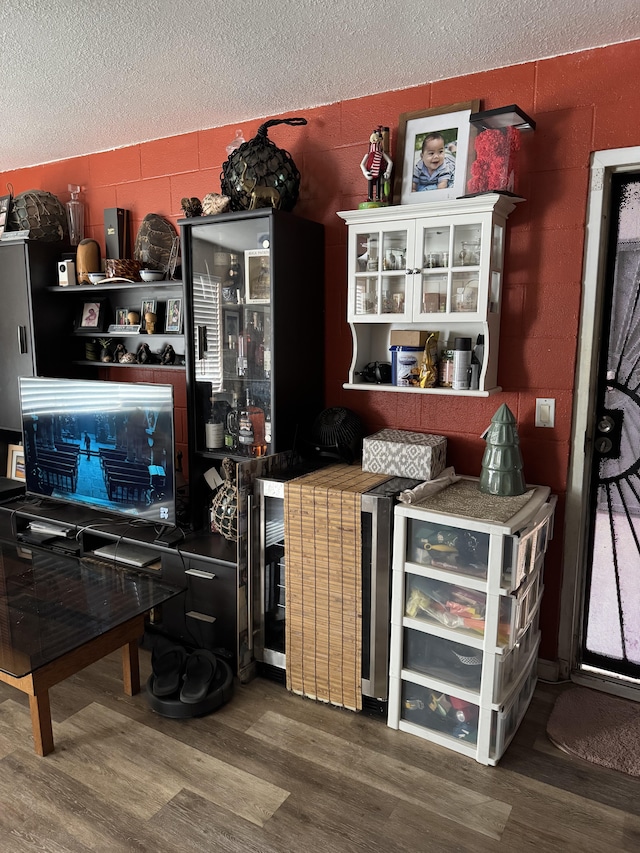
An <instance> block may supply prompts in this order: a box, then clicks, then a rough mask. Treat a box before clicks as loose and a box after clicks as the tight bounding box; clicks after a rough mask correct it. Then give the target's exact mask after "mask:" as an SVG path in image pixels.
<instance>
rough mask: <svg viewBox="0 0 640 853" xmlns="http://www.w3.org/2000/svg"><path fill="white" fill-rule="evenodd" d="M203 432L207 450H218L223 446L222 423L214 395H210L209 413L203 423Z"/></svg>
mask: <svg viewBox="0 0 640 853" xmlns="http://www.w3.org/2000/svg"><path fill="white" fill-rule="evenodd" d="M204 434H205V442H204V443H205V446H206V448H207V450H218V449H219V448H220V447H224V424H223V423H222V420H221V419H220V417H219V415H218V407H217V406H216V400H215V397H211V413H210V415H209V420H208V421H207V422H206V424H205V425H204Z"/></svg>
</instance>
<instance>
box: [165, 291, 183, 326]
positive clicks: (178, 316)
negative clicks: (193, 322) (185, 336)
mask: <svg viewBox="0 0 640 853" xmlns="http://www.w3.org/2000/svg"><path fill="white" fill-rule="evenodd" d="M164 330H165V332H181V331H182V299H179V298H176V299H167V313H166V316H165V321H164Z"/></svg>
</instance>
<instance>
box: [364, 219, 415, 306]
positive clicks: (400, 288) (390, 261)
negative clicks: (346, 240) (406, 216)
mask: <svg viewBox="0 0 640 853" xmlns="http://www.w3.org/2000/svg"><path fill="white" fill-rule="evenodd" d="M409 243H410V240H409V234H408V231H407V229H406V228H405V227H397V228H395V227H390V228H389V229H388V230H387V229H381V230H376V231H369V230H363V231H355V232H354V233H353V235H352V239H351V252H352V253H353V257H352V258H351V263H350V269H351V270H352V281H351V288H350V292H351V298H350V306H349V314H350V316H351V317H353V318H354V319H363V318H365V317H366V319H367V320H368V321H375V320H376V319H378V320H380V321H386V322H389V321H393V320H398V319H399V320H403V319H407V317H408V316H409V315H410V306H409V305H408V304H407V302H408V295H407V279H408V275H407V269H408V264H409V263H410V260H408V258H409V255H410V252H411V251H412V248H411V246H410V245H409Z"/></svg>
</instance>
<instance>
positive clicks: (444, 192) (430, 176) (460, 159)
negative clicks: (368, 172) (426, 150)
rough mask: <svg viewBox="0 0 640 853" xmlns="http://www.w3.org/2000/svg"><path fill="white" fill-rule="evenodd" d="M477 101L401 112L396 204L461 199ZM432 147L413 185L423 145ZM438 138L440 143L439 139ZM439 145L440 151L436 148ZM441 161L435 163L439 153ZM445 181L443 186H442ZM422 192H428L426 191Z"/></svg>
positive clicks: (395, 189) (420, 161)
mask: <svg viewBox="0 0 640 853" xmlns="http://www.w3.org/2000/svg"><path fill="white" fill-rule="evenodd" d="M479 109H480V100H479V99H476V100H473V101H462V102H460V103H457V104H449V105H448V106H443V107H435V108H433V109H430V110H414V111H412V112H408V113H402V114H401V116H400V118H399V120H398V142H397V148H396V164H395V179H394V191H393V195H394V200H395V203H396V204H424V203H427V202H435V201H443V200H444V199H449V198H460V197H461V196H463V195H464V194H465V186H466V175H467V160H468V157H469V128H470V125H469V118H470V116H471V113H474V112H478V110H479ZM431 135H434V136H435V137H436V138H435V139H431V138H430V139H429V140H427V146H429V144H431V145H432V146H434V149H435V153H434V159H433V161H432V162H433V163H435V164H436V166H435V167H434V168H433V169H430V168H429V167H428V166H427V165H426V164H425V165H422V167H421V168H420V169H419V172H420V178H419V179H418V181H417V183H414V170H415V169H416V167H417V166H419V165H421V164H422V146H423V143H424V142H425V138H426V137H427V136H429V137H431ZM438 137H441V140H439V139H438ZM440 142H441V146H442V148H441V149H439V148H438V145H439V143H440ZM442 149H444V158H443V159H440V160H439V162H438V157H439V151H440V150H442ZM445 182H446V185H443V184H444V183H445ZM424 190H428V191H427V192H425V191H424Z"/></svg>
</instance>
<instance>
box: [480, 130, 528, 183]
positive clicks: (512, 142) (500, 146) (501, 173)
mask: <svg viewBox="0 0 640 853" xmlns="http://www.w3.org/2000/svg"><path fill="white" fill-rule="evenodd" d="M474 147H475V152H476V159H475V160H474V161H473V163H472V164H471V169H470V177H469V180H468V181H467V192H469V193H483V192H500V191H501V190H507V191H508V192H513V188H514V178H515V159H516V154H517V152H518V151H519V150H520V132H519V131H518V129H517V128H515V127H506V128H501V129H500V130H492V129H490V128H487V129H486V130H483V131H482V132H481V133H479V134H478V136H477V137H476V140H475V145H474Z"/></svg>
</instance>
